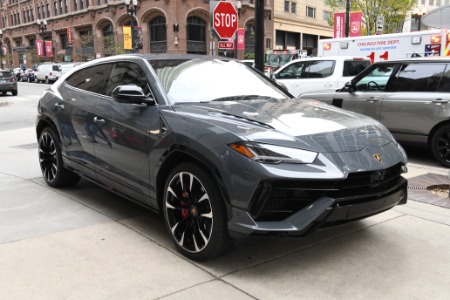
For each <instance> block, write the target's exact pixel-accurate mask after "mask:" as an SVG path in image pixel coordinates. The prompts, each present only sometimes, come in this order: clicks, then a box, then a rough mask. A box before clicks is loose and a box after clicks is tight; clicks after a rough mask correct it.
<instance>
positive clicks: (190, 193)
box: [163, 163, 232, 261]
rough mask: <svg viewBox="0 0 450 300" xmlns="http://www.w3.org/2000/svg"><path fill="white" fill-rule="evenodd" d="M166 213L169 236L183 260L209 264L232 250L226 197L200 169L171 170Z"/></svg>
mask: <svg viewBox="0 0 450 300" xmlns="http://www.w3.org/2000/svg"><path fill="white" fill-rule="evenodd" d="M163 210H164V217H165V221H166V225H167V228H168V230H169V233H170V234H171V236H172V239H173V241H174V243H175V245H176V247H177V248H178V250H179V251H180V252H181V253H182V254H183V255H184V256H186V257H188V258H190V259H193V260H199V261H200V260H206V259H210V258H213V257H216V256H219V255H222V254H224V253H225V252H227V251H228V250H229V249H230V248H231V245H232V244H231V241H230V240H229V238H228V232H227V223H226V221H227V218H226V211H225V203H224V200H223V197H222V196H221V194H220V192H219V189H218V188H217V185H216V184H215V182H214V181H213V180H212V179H211V176H210V175H209V174H208V173H206V172H205V171H204V170H203V169H202V168H200V167H199V166H197V165H194V164H191V163H184V164H180V165H178V166H177V167H175V168H174V170H172V172H171V173H170V175H169V177H168V180H167V182H166V185H165V189H164V199H163Z"/></svg>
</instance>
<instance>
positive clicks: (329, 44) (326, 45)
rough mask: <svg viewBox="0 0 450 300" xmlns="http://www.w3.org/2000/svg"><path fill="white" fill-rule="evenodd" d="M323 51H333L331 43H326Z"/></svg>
mask: <svg viewBox="0 0 450 300" xmlns="http://www.w3.org/2000/svg"><path fill="white" fill-rule="evenodd" d="M323 50H331V43H324V44H323Z"/></svg>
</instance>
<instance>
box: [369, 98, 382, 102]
mask: <svg viewBox="0 0 450 300" xmlns="http://www.w3.org/2000/svg"><path fill="white" fill-rule="evenodd" d="M379 100H380V97H369V98H368V99H367V101H368V102H371V103H372V102H375V101H379Z"/></svg>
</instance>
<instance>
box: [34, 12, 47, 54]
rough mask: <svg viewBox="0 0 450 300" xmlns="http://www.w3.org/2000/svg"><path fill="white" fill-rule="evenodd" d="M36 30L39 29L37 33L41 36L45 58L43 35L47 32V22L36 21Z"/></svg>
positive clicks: (45, 50)
mask: <svg viewBox="0 0 450 300" xmlns="http://www.w3.org/2000/svg"><path fill="white" fill-rule="evenodd" d="M36 23H37V25H38V28H39V32H40V34H41V35H42V43H43V46H44V57H47V49H46V47H45V33H46V32H47V20H45V19H44V20H39V19H38V20H37V21H36Z"/></svg>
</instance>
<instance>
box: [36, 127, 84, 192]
mask: <svg viewBox="0 0 450 300" xmlns="http://www.w3.org/2000/svg"><path fill="white" fill-rule="evenodd" d="M38 144H39V165H40V167H41V171H42V175H43V177H44V179H45V182H46V183H47V184H48V185H50V186H53V187H63V186H68V185H72V184H75V183H77V182H78V181H79V180H80V176H78V175H77V174H75V173H73V172H71V171H69V170H67V169H66V168H64V166H63V160H62V154H61V146H60V143H59V140H58V138H57V136H56V134H55V132H54V131H53V129H51V128H50V127H46V128H45V129H44V130H43V131H42V132H41V135H40V136H39V141H38Z"/></svg>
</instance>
